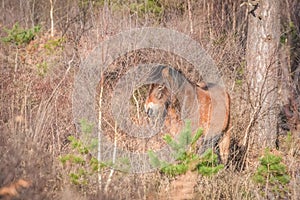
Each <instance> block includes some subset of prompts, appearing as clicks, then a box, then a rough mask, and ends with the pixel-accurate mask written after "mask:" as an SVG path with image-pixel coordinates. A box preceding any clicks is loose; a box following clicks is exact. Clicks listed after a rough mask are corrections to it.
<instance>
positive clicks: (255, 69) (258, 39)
mask: <svg viewBox="0 0 300 200" xmlns="http://www.w3.org/2000/svg"><path fill="white" fill-rule="evenodd" d="M257 2H258V4H257V5H252V6H250V7H251V8H250V9H249V15H248V35H247V53H246V61H247V72H248V74H247V76H248V83H249V100H250V102H251V107H252V112H251V113H252V116H251V118H253V119H254V120H253V121H254V122H256V123H253V125H254V124H255V125H256V126H255V127H254V128H253V129H251V130H252V131H251V133H253V134H255V137H254V142H255V144H256V145H257V147H258V148H265V147H274V146H275V141H276V135H277V124H278V123H277V122H278V119H277V118H278V106H277V103H278V102H277V99H278V94H277V93H278V77H277V76H278V45H279V39H280V16H279V13H280V12H279V11H280V10H279V9H280V6H279V2H280V1H278V0H260V1H257ZM247 139H249V137H248V138H247Z"/></svg>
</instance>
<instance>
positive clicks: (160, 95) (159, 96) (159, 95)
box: [156, 91, 163, 99]
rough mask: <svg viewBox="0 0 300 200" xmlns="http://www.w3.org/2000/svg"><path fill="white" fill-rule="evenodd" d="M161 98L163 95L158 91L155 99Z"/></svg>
mask: <svg viewBox="0 0 300 200" xmlns="http://www.w3.org/2000/svg"><path fill="white" fill-rule="evenodd" d="M162 97H163V93H162V91H159V92H158V93H157V94H156V98H157V99H161V98H162Z"/></svg>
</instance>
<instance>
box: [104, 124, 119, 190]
mask: <svg viewBox="0 0 300 200" xmlns="http://www.w3.org/2000/svg"><path fill="white" fill-rule="evenodd" d="M114 132H115V136H114V151H113V158H112V164H113V166H112V168H111V169H110V173H109V176H108V179H107V182H106V185H105V189H104V192H105V193H107V191H108V187H109V185H110V183H111V180H112V176H113V174H114V172H115V168H114V165H115V163H116V155H117V143H118V130H117V123H115V128H114Z"/></svg>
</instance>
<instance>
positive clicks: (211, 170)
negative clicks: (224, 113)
mask: <svg viewBox="0 0 300 200" xmlns="http://www.w3.org/2000/svg"><path fill="white" fill-rule="evenodd" d="M202 134H203V130H202V129H198V131H197V132H196V134H195V135H194V136H192V131H191V123H190V122H189V121H188V122H186V125H185V127H184V129H183V130H182V131H181V132H180V134H179V137H178V141H176V140H174V139H173V138H172V137H171V136H170V135H166V136H165V137H164V138H163V139H164V140H165V142H166V143H167V144H168V145H169V146H170V147H171V149H172V157H173V158H174V159H175V161H176V162H175V164H173V163H169V162H166V161H162V160H160V159H159V158H158V157H157V155H156V154H155V152H153V151H149V152H148V155H149V158H150V163H151V165H152V166H153V167H155V168H158V169H159V170H160V171H161V172H162V173H163V174H166V175H168V176H171V177H172V176H177V175H181V174H185V173H186V172H187V171H188V170H191V171H195V170H196V171H197V172H199V173H200V174H202V175H204V176H210V175H213V174H215V173H217V172H218V171H219V170H221V169H223V168H224V166H223V165H219V164H218V156H217V155H216V154H214V153H213V150H212V149H207V150H206V151H205V152H204V154H203V155H202V156H199V155H198V154H197V153H196V143H197V141H198V139H199V138H200V136H201V135H202Z"/></svg>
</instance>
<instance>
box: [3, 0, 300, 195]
mask: <svg viewBox="0 0 300 200" xmlns="http://www.w3.org/2000/svg"><path fill="white" fill-rule="evenodd" d="M268 6H271V7H274V8H276V9H274V10H272V11H270V12H268V15H269V16H268V19H269V18H270V19H271V20H269V21H268V22H266V23H267V24H266V26H265V27H267V28H270V27H271V28H270V30H271V31H274V32H273V33H272V32H271V33H270V34H271V36H270V37H269V35H265V37H264V38H263V41H264V42H265V41H266V40H270V42H271V43H274V44H275V45H273V46H271V47H272V48H271V49H267V52H272V53H271V54H270V55H267V54H268V53H265V54H263V55H260V54H259V53H258V52H255V49H258V48H259V47H258V46H259V44H260V42H261V41H259V39H258V38H262V36H261V33H260V29H256V28H255V27H256V26H259V25H257V24H256V23H265V21H264V14H263V13H264V9H268ZM0 13H1V14H0V38H1V46H0V63H1V68H0V71H1V73H0V80H1V81H0V89H1V90H0V102H1V104H0V154H1V157H0V186H1V187H2V186H5V185H8V184H10V183H12V182H14V181H16V180H18V179H20V178H24V179H27V180H29V181H30V182H31V186H30V188H28V189H19V193H20V195H19V196H17V197H15V199H70V198H74V199H106V198H107V199H159V198H160V194H161V193H168V192H172V190H170V182H172V180H173V179H172V178H168V177H166V176H164V175H162V174H161V173H159V172H155V173H148V174H124V173H120V172H116V173H114V175H113V176H109V173H110V170H109V169H104V170H103V171H102V172H101V173H102V175H103V182H104V185H106V186H107V187H105V189H103V188H102V189H101V188H100V189H99V187H98V183H97V180H95V179H96V178H95V177H94V175H95V174H94V175H93V174H92V175H86V176H84V178H83V179H84V180H86V181H87V182H86V183H83V182H81V183H80V184H78V183H77V184H76V183H74V179H72V176H70V172H71V171H72V170H73V169H74V166H68V165H67V166H66V165H65V164H64V163H63V161H62V160H61V158H62V156H64V155H66V154H75V153H76V152H75V151H76V150H78V149H74V148H72V144H74V141H75V143H76V142H79V143H80V141H77V140H76V139H74V138H76V137H77V136H78V135H79V134H80V133H78V131H77V130H76V128H75V125H74V123H73V119H72V92H73V83H74V77H75V76H76V72H77V71H78V69H79V66H80V64H81V63H82V62H83V61H84V59H85V58H86V57H87V56H88V55H89V53H90V52H91V51H92V50H93V48H95V47H96V45H97V44H99V43H100V42H101V41H103V40H105V39H107V38H109V37H110V36H112V35H114V34H117V33H119V32H121V31H124V30H130V29H132V28H138V27H149V26H150V27H165V28H170V29H174V30H177V31H179V32H182V33H185V34H187V35H189V36H190V37H191V38H193V39H195V40H196V41H197V42H199V43H200V44H201V45H202V46H203V48H204V49H205V50H206V51H207V52H208V54H209V55H211V56H212V58H213V59H214V61H215V62H216V65H217V66H218V68H219V70H220V72H221V74H222V78H223V80H224V82H225V85H226V88H227V91H228V92H229V94H230V96H231V101H232V102H231V126H230V129H231V132H232V135H233V138H232V141H231V155H230V161H229V163H228V166H227V168H226V169H224V170H222V171H220V172H219V173H218V174H216V175H214V176H212V177H202V176H200V175H199V177H198V178H197V181H196V182H197V184H196V186H195V188H194V191H193V196H194V198H196V199H273V198H281V199H299V198H300V193H299V187H300V166H299V163H300V153H299V148H300V98H299V94H300V88H299V81H300V79H299V77H300V2H299V1H297V0H281V1H275V0H260V1H259V0H257V1H248V2H246V1H241V0H218V1H212V0H177V1H175V0H129V1H122V0H66V1H59V0H49V1H47V0H43V1H42V0H28V1H22V0H2V1H1V5H0ZM261 17H262V19H260V18H261ZM272 18H273V20H272ZM276 20H277V21H276ZM276 26H277V28H276ZM274 27H275V28H274ZM16 35H22V36H21V37H18V36H16ZM273 35H277V36H276V37H275V39H274V38H273V37H272V36H273ZM251 45H252V46H253V45H254V50H253V48H251ZM255 45H256V47H257V48H255ZM257 53H258V54H257ZM265 55H267V56H265ZM264 56H265V57H264ZM261 58H263V59H262V60H263V61H262V60H260V59H261ZM129 60H130V62H133V61H132V60H133V59H132V58H131V59H129ZM261 63H263V64H261ZM257 71H263V72H264V73H267V74H269V76H267V77H272V79H271V80H269V79H268V78H265V81H262V82H263V84H261V83H259V81H260V80H259V79H258V78H257V77H258V76H257V74H253V72H257ZM270 74H271V75H270ZM253 82H256V83H253ZM265 88H267V89H268V90H265ZM270 88H272V89H270ZM253 91H254V92H253ZM256 91H258V92H259V94H263V95H261V96H260V95H258V93H255V92H256ZM269 94H271V95H269ZM258 97H260V98H258ZM269 98H271V99H273V100H274V104H272V106H269V107H268V105H265V104H264V103H263V102H264V100H265V99H269ZM266 113H271V114H266ZM270 116H271V117H270ZM270 118H272V121H271V123H270V121H269V122H268V120H266V119H270ZM266 135H268V137H265V136H266ZM69 136H74V138H73V139H74V140H73V143H72V141H70V137H69ZM270 138H271V139H270ZM267 147H268V148H270V151H271V152H272V153H273V154H274V155H276V156H278V157H280V159H281V161H282V164H283V165H285V168H286V172H282V171H281V170H280V169H278V168H281V167H278V166H277V169H272V170H274V172H275V173H277V174H280V173H286V174H288V176H289V177H290V180H289V182H288V183H287V184H285V183H282V182H280V181H279V182H276V183H271V181H270V180H269V178H270V177H269V175H266V177H265V178H266V181H262V182H260V184H257V183H256V182H255V181H253V178H252V177H253V175H254V174H255V173H256V172H257V169H258V167H259V165H261V161H260V158H261V156H263V155H264V151H265V149H266V148H267ZM267 166H269V167H270V166H272V164H270V163H268V165H267ZM81 167H83V168H85V167H88V166H83V164H82V165H81ZM75 168H76V167H75ZM77 168H78V167H77ZM95 176H96V175H95ZM73 178H74V177H73ZM109 178H110V179H109ZM108 182H109V184H107V183H108Z"/></svg>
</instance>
